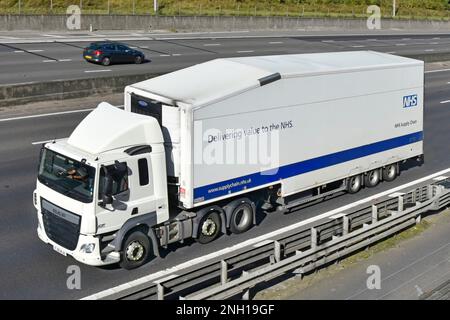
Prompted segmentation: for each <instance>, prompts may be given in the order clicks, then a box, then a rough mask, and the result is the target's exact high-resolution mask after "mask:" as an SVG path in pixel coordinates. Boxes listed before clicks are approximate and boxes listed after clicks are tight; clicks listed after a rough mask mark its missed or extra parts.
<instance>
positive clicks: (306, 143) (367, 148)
mask: <svg viewBox="0 0 450 320" xmlns="http://www.w3.org/2000/svg"><path fill="white" fill-rule="evenodd" d="M423 83H424V64H423V62H421V61H417V60H412V59H408V58H403V57H398V56H394V55H388V54H382V53H377V52H370V51H367V52H341V53H320V54H301V55H280V56H263V57H244V58H229V59H216V60H212V61H210V62H206V63H202V64H198V65H195V66H192V67H189V68H186V69H183V70H179V71H176V72H173V73H170V74H166V75H163V76H160V77H157V78H153V79H150V80H146V81H143V82H139V83H136V84H133V85H130V86H128V87H126V88H125V97H124V100H125V110H121V109H119V108H116V107H113V106H111V105H109V104H107V103H101V104H100V105H99V106H98V107H97V108H96V109H95V110H94V111H92V112H91V113H90V114H89V115H88V116H87V117H86V118H85V119H84V120H83V121H82V122H81V123H80V124H79V125H78V127H77V128H76V129H75V130H74V131H73V133H72V134H71V135H70V137H69V138H68V139H61V140H57V141H53V142H50V143H46V144H45V145H44V146H43V147H42V150H41V159H40V165H39V173H38V179H37V185H36V190H35V191H34V195H33V197H34V200H33V201H34V205H35V207H36V209H37V214H38V220H39V222H38V228H37V232H38V235H39V237H40V239H42V241H44V242H46V243H49V244H51V245H52V246H53V248H54V249H55V250H56V251H58V252H60V253H62V254H64V255H67V254H69V255H71V256H73V257H74V258H75V259H76V260H78V261H80V262H83V263H86V264H89V265H105V264H110V263H117V262H120V264H121V266H122V267H124V268H127V269H131V268H135V267H138V266H140V265H142V264H143V263H145V262H146V261H148V260H149V258H150V257H153V256H159V248H160V247H166V246H167V245H168V244H170V243H174V242H183V240H184V239H187V238H195V239H197V241H199V242H201V243H207V242H210V241H212V240H214V239H215V238H216V237H217V236H218V235H219V234H220V233H226V232H228V231H230V232H233V233H241V232H244V231H246V230H248V229H249V228H250V227H251V226H252V225H253V224H254V223H255V221H256V219H255V217H256V215H257V214H258V212H260V211H261V210H266V211H270V210H288V209H290V208H292V207H295V206H299V205H301V204H303V203H305V202H307V201H311V200H320V199H322V198H323V197H325V196H327V195H330V194H332V193H335V192H343V191H344V192H345V191H347V192H350V193H355V192H358V191H359V190H360V189H361V188H362V187H374V186H376V185H377V184H378V183H379V182H380V181H382V180H384V181H392V180H394V179H395V178H396V176H397V175H398V174H399V171H400V165H399V164H400V163H401V162H404V161H406V160H410V159H412V160H421V159H422V156H423V101H424V92H423V87H424V86H423Z"/></svg>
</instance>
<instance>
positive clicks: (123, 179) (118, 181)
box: [98, 162, 128, 195]
mask: <svg viewBox="0 0 450 320" xmlns="http://www.w3.org/2000/svg"><path fill="white" fill-rule="evenodd" d="M125 165H126V162H125ZM106 168H107V169H110V170H112V169H113V166H107V167H106ZM104 178H105V171H104V170H100V181H99V188H98V192H99V195H101V194H103V190H104V187H105V186H104V183H105V179H104ZM112 178H113V184H112V195H116V194H119V193H122V192H125V191H127V190H128V172H127V173H125V174H124V175H120V176H119V175H113V176H112Z"/></svg>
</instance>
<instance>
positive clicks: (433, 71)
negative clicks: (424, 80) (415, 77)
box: [425, 69, 450, 73]
mask: <svg viewBox="0 0 450 320" xmlns="http://www.w3.org/2000/svg"><path fill="white" fill-rule="evenodd" d="M446 71H450V69H439V70H429V71H425V73H436V72H446Z"/></svg>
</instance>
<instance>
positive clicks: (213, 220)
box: [197, 211, 222, 244]
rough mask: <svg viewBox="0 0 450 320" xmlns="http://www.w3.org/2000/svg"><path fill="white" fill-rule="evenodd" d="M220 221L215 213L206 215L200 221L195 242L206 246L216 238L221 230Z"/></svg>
mask: <svg viewBox="0 0 450 320" xmlns="http://www.w3.org/2000/svg"><path fill="white" fill-rule="evenodd" d="M221 227H222V226H221V220H220V216H219V214H218V213H217V212H215V211H213V212H210V213H208V214H206V215H205V216H204V217H203V218H202V220H201V221H200V224H199V228H198V236H197V242H199V243H202V244H206V243H209V242H211V241H213V240H214V239H216V238H217V236H218V235H219V232H220V230H221Z"/></svg>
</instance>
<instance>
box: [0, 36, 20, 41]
mask: <svg viewBox="0 0 450 320" xmlns="http://www.w3.org/2000/svg"><path fill="white" fill-rule="evenodd" d="M0 39H9V40H18V39H20V38H17V37H8V36H1V37H0Z"/></svg>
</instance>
